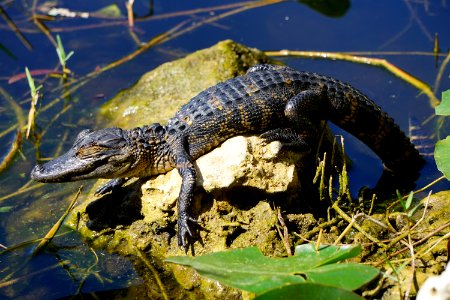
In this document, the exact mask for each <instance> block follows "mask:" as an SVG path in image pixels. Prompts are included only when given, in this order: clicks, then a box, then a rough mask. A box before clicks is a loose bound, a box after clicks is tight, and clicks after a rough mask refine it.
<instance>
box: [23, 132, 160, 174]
mask: <svg viewBox="0 0 450 300" xmlns="http://www.w3.org/2000/svg"><path fill="white" fill-rule="evenodd" d="M158 130H159V131H158ZM163 131H164V128H163V127H162V126H160V125H159V124H154V125H152V126H150V127H143V128H135V129H132V130H123V129H120V128H105V129H100V130H96V131H92V130H83V131H81V132H80V133H79V134H78V136H77V138H76V140H75V142H74V144H73V146H72V147H71V149H70V150H69V151H68V152H66V153H65V154H63V155H61V156H60V157H57V158H55V159H53V160H51V161H49V162H47V163H45V164H42V165H36V166H35V167H34V169H33V170H32V171H31V178H32V179H34V180H36V181H39V182H67V181H76V180H82V179H92V178H123V177H133V176H136V175H137V174H140V173H142V172H143V170H142V169H143V168H145V167H148V166H145V163H147V164H148V163H149V162H151V161H152V157H149V156H152V155H153V154H154V153H157V151H155V149H156V147H157V146H158V145H159V144H160V142H161V138H158V139H155V137H156V136H158V137H161V133H162V132H163ZM149 139H150V142H149ZM143 141H145V142H144V143H143ZM152 149H153V150H154V151H151V150H152ZM143 162H145V163H144V164H143ZM149 175H151V174H149Z"/></svg>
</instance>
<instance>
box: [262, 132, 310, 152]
mask: <svg viewBox="0 0 450 300" xmlns="http://www.w3.org/2000/svg"><path fill="white" fill-rule="evenodd" d="M260 137H261V138H263V139H264V141H265V142H266V143H270V142H274V141H279V142H281V144H282V146H283V147H285V148H287V149H292V150H295V151H299V152H303V151H308V150H309V149H310V147H309V145H308V143H307V142H306V141H305V140H304V139H303V138H302V137H301V136H300V135H299V134H298V132H296V131H295V130H294V129H292V128H277V129H273V130H269V131H266V132H264V133H263V134H261V135H260Z"/></svg>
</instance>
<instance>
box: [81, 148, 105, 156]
mask: <svg viewBox="0 0 450 300" xmlns="http://www.w3.org/2000/svg"><path fill="white" fill-rule="evenodd" d="M104 149H105V148H103V147H100V146H89V147H82V148H80V149H78V150H77V152H76V155H77V156H80V157H89V156H94V155H95V154H97V153H99V152H101V151H102V150H104Z"/></svg>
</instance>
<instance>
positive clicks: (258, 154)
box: [142, 136, 302, 221]
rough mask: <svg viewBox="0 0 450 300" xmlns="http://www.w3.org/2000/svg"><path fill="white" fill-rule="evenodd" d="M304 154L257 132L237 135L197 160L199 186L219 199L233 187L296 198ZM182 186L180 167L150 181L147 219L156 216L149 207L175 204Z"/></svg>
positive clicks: (144, 190)
mask: <svg viewBox="0 0 450 300" xmlns="http://www.w3.org/2000/svg"><path fill="white" fill-rule="evenodd" d="M301 157H302V155H301V154H300V153H294V152H288V153H287V152H286V151H282V150H281V144H280V143H279V142H272V143H270V144H268V145H264V141H263V140H262V139H260V138H258V137H255V136H251V137H243V136H236V137H233V138H231V139H229V140H227V141H225V142H224V143H223V144H222V145H221V146H220V147H218V148H216V149H214V150H213V151H211V152H210V153H208V154H206V155H204V156H202V157H200V158H199V159H198V160H197V161H196V165H197V171H198V174H199V176H198V179H197V186H198V187H201V188H202V189H203V190H204V191H205V192H206V193H211V194H212V195H213V196H214V198H215V199H221V198H224V195H223V194H224V193H226V192H228V191H230V190H231V189H233V188H236V189H240V190H245V189H247V190H249V189H253V190H254V192H256V191H257V192H259V193H264V194H266V195H270V194H277V193H285V194H286V197H288V198H296V197H297V196H298V194H299V191H300V181H299V178H298V174H297V166H296V164H298V163H300V158H301ZM212 166H213V167H212ZM180 186H181V177H180V175H179V174H178V171H177V170H172V171H170V172H168V173H167V174H164V175H160V176H157V177H156V178H154V179H151V180H149V181H147V182H146V183H145V184H144V185H143V186H142V194H143V197H142V199H143V200H144V201H145V204H143V207H142V212H143V214H144V219H145V220H146V221H152V220H150V219H149V218H147V216H150V215H152V216H154V213H153V212H152V213H150V212H148V211H147V208H148V209H150V210H151V211H154V210H155V209H160V211H161V212H164V211H166V210H168V209H170V207H173V206H174V205H175V202H176V200H177V198H178V194H179V192H180ZM147 205H148V206H149V207H147ZM158 217H161V216H158Z"/></svg>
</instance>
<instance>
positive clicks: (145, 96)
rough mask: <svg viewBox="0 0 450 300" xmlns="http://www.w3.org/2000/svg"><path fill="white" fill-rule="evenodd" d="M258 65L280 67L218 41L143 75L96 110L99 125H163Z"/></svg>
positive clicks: (240, 47) (256, 52) (254, 52)
mask: <svg viewBox="0 0 450 300" xmlns="http://www.w3.org/2000/svg"><path fill="white" fill-rule="evenodd" d="M262 63H272V64H273V63H275V64H280V63H279V62H277V61H275V60H273V59H271V58H269V57H267V56H266V55H264V53H262V52H261V51H259V50H257V49H251V48H247V47H245V46H243V45H240V44H238V43H235V42H233V41H231V40H226V41H222V42H219V43H217V44H216V45H215V46H213V47H211V48H208V49H204V50H200V51H197V52H194V53H192V54H190V55H188V56H186V57H185V58H182V59H178V60H175V61H172V62H168V63H165V64H163V65H161V66H159V67H157V68H155V69H154V70H152V71H150V72H148V73H146V74H144V75H143V76H142V77H141V78H140V79H139V80H138V82H136V83H135V84H134V85H133V86H132V87H131V88H129V89H125V90H123V91H121V92H119V93H118V94H117V95H116V96H115V97H114V98H113V99H111V100H109V101H108V102H106V103H105V104H104V105H103V106H102V107H101V108H100V111H99V113H98V118H97V119H98V120H99V126H101V127H104V126H117V127H124V128H132V127H136V126H142V125H147V124H150V123H155V122H158V123H161V124H165V123H166V122H167V120H169V119H170V118H171V117H173V116H174V114H175V112H177V111H178V109H179V108H180V107H181V106H182V105H183V104H185V103H186V102H188V101H189V99H191V98H192V97H193V96H195V95H197V94H198V93H199V92H201V91H203V90H205V89H207V88H208V87H210V86H213V85H215V84H217V83H219V82H221V81H225V80H227V79H230V78H233V77H236V76H238V75H242V74H244V73H245V72H246V71H247V69H248V68H249V67H251V66H253V65H255V64H262Z"/></svg>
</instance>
